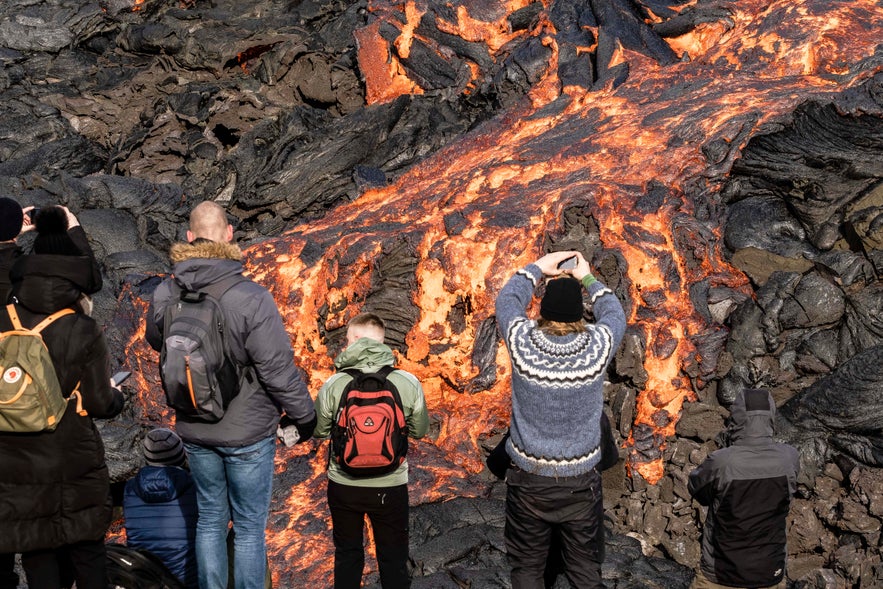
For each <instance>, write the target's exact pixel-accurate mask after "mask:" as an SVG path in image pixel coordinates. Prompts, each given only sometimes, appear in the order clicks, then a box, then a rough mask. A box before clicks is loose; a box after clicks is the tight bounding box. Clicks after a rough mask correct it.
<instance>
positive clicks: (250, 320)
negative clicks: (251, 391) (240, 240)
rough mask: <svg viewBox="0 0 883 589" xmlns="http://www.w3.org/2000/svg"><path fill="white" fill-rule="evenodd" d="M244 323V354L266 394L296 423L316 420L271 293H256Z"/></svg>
mask: <svg viewBox="0 0 883 589" xmlns="http://www.w3.org/2000/svg"><path fill="white" fill-rule="evenodd" d="M245 320H246V322H247V329H246V330H245V333H246V334H247V335H246V337H245V351H246V354H247V355H248V358H249V360H250V362H251V364H252V365H253V366H254V369H255V373H256V374H257V377H258V380H260V382H261V385H262V386H263V388H264V390H265V391H266V392H267V394H269V395H270V396H271V397H272V398H273V399H274V400H275V401H276V402H277V403H278V404H279V405H280V406H281V407H282V409H283V410H284V411H285V414H286V415H287V416H288V417H289V418H290V419H292V420H293V421H294V422H295V423H297V424H304V423H307V422H310V421H312V420H313V419H315V415H316V414H315V410H314V407H313V400H312V398H311V397H310V393H309V390H308V389H307V385H306V383H305V382H304V379H303V377H302V376H301V373H300V370H299V369H298V367H297V366H296V365H295V363H294V351H293V350H292V348H291V339H290V338H289V337H288V332H286V331H285V324H284V323H283V322H282V316H281V315H280V314H279V309H277V308H276V303H275V301H274V300H273V297H272V296H271V295H270V293H269V292H268V291H266V290H264V289H261V290H260V292H259V293H258V292H256V293H255V296H253V297H252V302H251V305H250V306H249V309H248V314H247V315H246V316H245Z"/></svg>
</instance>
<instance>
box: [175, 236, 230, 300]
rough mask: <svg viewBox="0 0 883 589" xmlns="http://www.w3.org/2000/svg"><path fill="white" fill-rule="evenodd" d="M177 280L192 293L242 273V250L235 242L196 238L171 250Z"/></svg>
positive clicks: (176, 245)
mask: <svg viewBox="0 0 883 589" xmlns="http://www.w3.org/2000/svg"><path fill="white" fill-rule="evenodd" d="M169 258H170V259H171V261H172V263H173V264H174V265H175V266H174V268H173V270H172V273H173V274H174V277H175V281H176V282H178V283H179V284H180V285H182V286H184V287H186V288H187V289H190V290H197V289H200V288H203V287H204V286H206V285H208V284H212V283H214V282H217V281H219V280H222V279H224V278H227V277H229V276H231V275H233V274H242V270H243V268H242V250H240V249H239V247H238V246H237V245H235V244H232V243H220V242H216V241H209V240H207V239H197V240H195V241H194V242H193V243H176V244H174V245H172V247H171V249H170V250H169Z"/></svg>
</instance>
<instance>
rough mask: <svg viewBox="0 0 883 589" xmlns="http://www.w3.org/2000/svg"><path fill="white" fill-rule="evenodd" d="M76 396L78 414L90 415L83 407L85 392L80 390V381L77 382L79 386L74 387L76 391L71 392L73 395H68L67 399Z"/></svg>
mask: <svg viewBox="0 0 883 589" xmlns="http://www.w3.org/2000/svg"><path fill="white" fill-rule="evenodd" d="M74 397H76V398H77V415H82V416H83V417H85V416H87V415H89V413H88V412H87V411H86V410H85V409H83V394H82V393H81V392H80V383H77V386H75V387H74V392H72V393H71V396H70V397H68V398H67V400H68V401H70V400H72V399H73V398H74Z"/></svg>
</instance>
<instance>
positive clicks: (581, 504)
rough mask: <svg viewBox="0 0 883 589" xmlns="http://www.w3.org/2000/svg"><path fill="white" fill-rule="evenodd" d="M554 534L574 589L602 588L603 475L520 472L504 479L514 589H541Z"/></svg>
mask: <svg viewBox="0 0 883 589" xmlns="http://www.w3.org/2000/svg"><path fill="white" fill-rule="evenodd" d="M553 534H555V535H556V536H557V540H558V541H560V550H561V558H562V561H563V569H564V570H563V573H564V575H565V577H567V580H568V581H569V582H570V584H571V586H573V587H579V588H580V589H596V588H601V587H604V585H603V583H602V582H601V563H602V562H603V561H604V501H603V499H602V496H601V475H600V473H599V472H598V471H597V470H592V471H591V472H589V473H586V474H584V475H579V476H575V477H560V478H557V479H556V478H552V477H543V476H538V475H533V474H530V473H526V472H524V471H521V470H518V469H512V470H510V471H509V473H508V475H507V477H506V530H505V538H506V555H507V558H508V560H509V566H511V567H512V573H511V577H512V589H542V588H543V587H544V586H545V583H544V578H543V577H544V575H543V573H544V571H545V569H546V563H547V558H548V556H549V549H550V547H551V546H552V537H553Z"/></svg>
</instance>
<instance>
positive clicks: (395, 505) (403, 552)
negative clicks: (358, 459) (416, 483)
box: [328, 481, 411, 589]
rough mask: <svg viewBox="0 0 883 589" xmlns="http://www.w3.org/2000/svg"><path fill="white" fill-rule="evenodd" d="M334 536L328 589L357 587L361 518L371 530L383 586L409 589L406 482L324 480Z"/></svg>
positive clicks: (360, 564)
mask: <svg viewBox="0 0 883 589" xmlns="http://www.w3.org/2000/svg"><path fill="white" fill-rule="evenodd" d="M328 508H329V509H330V510H331V525H332V527H333V531H332V535H333V537H334V589H359V587H361V583H362V569H363V568H364V567H365V549H364V534H365V516H366V515H367V516H368V519H369V520H370V521H371V528H372V530H373V531H374V546H375V548H376V551H377V565H378V567H379V568H380V584H381V586H382V587H383V589H409V587H411V579H410V577H409V575H408V486H407V485H399V486H396V487H383V488H369V487H353V486H350V485H341V484H338V483H335V482H333V481H328Z"/></svg>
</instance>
